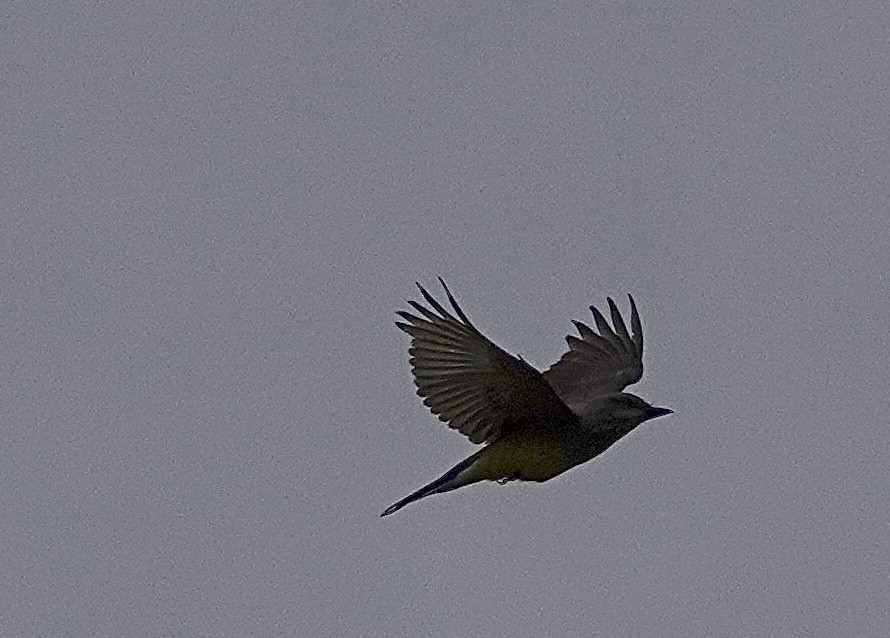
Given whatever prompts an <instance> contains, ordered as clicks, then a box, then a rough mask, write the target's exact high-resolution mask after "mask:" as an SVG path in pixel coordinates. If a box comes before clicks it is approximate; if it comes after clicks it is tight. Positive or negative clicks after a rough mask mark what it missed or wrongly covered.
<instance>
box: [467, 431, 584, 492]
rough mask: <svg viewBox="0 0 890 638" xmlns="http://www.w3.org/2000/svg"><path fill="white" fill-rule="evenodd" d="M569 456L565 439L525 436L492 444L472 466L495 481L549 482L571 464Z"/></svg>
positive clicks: (483, 475) (483, 476)
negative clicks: (563, 440)
mask: <svg viewBox="0 0 890 638" xmlns="http://www.w3.org/2000/svg"><path fill="white" fill-rule="evenodd" d="M570 459H571V454H570V453H569V450H568V449H567V446H566V445H565V443H564V442H562V441H560V440H558V439H554V438H552V437H546V436H524V437H517V438H513V439H505V440H501V441H497V442H495V443H492V444H491V445H490V446H489V447H488V451H487V453H486V454H483V455H481V456H480V457H479V460H478V461H477V462H476V463H475V464H474V468H473V469H474V470H476V471H477V472H479V473H480V478H483V479H488V480H492V481H496V480H498V479H504V478H506V479H519V480H522V481H546V480H548V479H551V478H553V477H554V476H557V475H558V474H562V473H563V472H565V471H566V470H568V469H569V468H570V467H572V465H573V463H572V462H571V460H570Z"/></svg>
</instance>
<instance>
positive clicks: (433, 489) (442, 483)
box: [380, 448, 485, 516]
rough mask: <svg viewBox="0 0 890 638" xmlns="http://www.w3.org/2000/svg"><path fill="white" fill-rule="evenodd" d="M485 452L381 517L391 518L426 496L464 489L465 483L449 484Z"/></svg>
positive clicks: (402, 501) (394, 504)
mask: <svg viewBox="0 0 890 638" xmlns="http://www.w3.org/2000/svg"><path fill="white" fill-rule="evenodd" d="M484 450H485V448H482V449H481V450H479V451H478V452H476V453H475V454H474V455H473V456H471V457H470V458H468V459H464V460H463V461H461V462H460V463H458V464H457V465H455V466H454V467H453V468H451V469H450V470H448V471H447V472H445V474H443V475H442V476H440V477H439V478H437V479H436V480H435V481H433V482H432V483H430V484H429V485H424V486H423V487H421V488H420V489H419V490H417V491H416V492H414V493H412V494H409V495H408V496H406V497H405V498H403V499H402V500H401V501H399V502H398V503H393V504H392V505H390V506H389V507H387V508H386V509H385V510H383V514H381V515H380V516H389V515H390V514H392V513H394V512H398V511H399V510H400V509H402V508H403V507H405V506H406V505H408V504H409V503H413V502H414V501H419V500H420V499H422V498H423V497H425V496H432V495H433V494H441V493H442V492H449V491H451V490H453V489H456V488H458V487H463V486H464V485H465V483H459V484H456V485H449V483H450V482H451V481H452V480H453V479H454V478H455V477H456V476H457V475H458V474H460V473H461V472H463V471H464V470H465V469H467V468H468V467H470V466H471V465H472V464H473V463H475V462H476V459H477V458H479V455H480V454H482V452H483V451H484Z"/></svg>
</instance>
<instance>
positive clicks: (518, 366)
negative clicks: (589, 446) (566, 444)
mask: <svg viewBox="0 0 890 638" xmlns="http://www.w3.org/2000/svg"><path fill="white" fill-rule="evenodd" d="M439 281H440V282H441V283H442V287H443V288H445V294H446V295H447V296H448V301H449V302H450V303H451V307H452V308H453V309H454V312H455V314H456V315H457V316H454V315H452V314H451V313H450V312H448V311H447V310H446V309H445V308H443V307H442V306H441V304H439V303H438V302H437V301H436V300H435V299H434V298H433V297H432V295H430V294H429V293H428V292H427V291H426V290H425V289H424V288H423V286H421V285H420V284H417V287H418V288H420V293H421V294H422V295H423V298H424V299H425V300H426V302H427V303H428V304H429V305H430V306H431V308H432V310H431V309H430V308H427V307H425V306H423V305H421V304H419V303H417V302H416V301H409V302H408V303H409V304H410V305H411V307H412V308H414V309H415V310H416V311H417V313H418V314H417V315H414V314H411V313H409V312H404V311H400V312H399V313H398V315H399V316H400V317H402V318H403V319H404V320H405V321H406V322H407V323H403V322H400V321H397V322H396V325H397V326H398V327H399V328H401V329H402V330H404V331H405V332H407V333H408V334H409V335H411V337H412V339H411V347H410V349H409V350H408V353H409V354H410V355H411V359H410V362H411V369H412V371H413V372H414V382H415V383H416V385H417V394H419V395H420V396H421V397H423V403H424V405H426V406H427V407H429V409H430V410H431V411H432V412H433V414H435V415H436V416H438V417H439V419H441V420H442V421H445V422H447V423H448V425H449V426H450V427H452V428H455V429H456V430H458V431H460V432H461V433H462V434H465V435H466V436H468V437H469V439H470V440H471V441H472V442H473V443H482V442H485V441H489V442H490V441H493V440H495V439H497V438H499V437H500V436H502V435H504V434H506V433H507V432H509V431H512V430H514V429H519V428H526V427H546V426H547V424H554V425H555V424H558V423H566V422H567V420H568V421H569V422H574V418H575V417H574V415H573V414H572V412H571V411H570V410H569V409H568V407H567V406H566V405H565V404H564V403H563V402H562V401H561V400H560V399H559V397H558V396H557V395H556V393H555V392H554V391H553V388H551V387H550V385H548V383H547V382H546V381H545V380H544V377H543V376H542V375H541V373H540V372H539V371H537V370H535V369H534V368H533V367H532V366H530V365H529V364H527V363H526V362H525V361H523V360H522V359H518V358H516V357H514V356H512V355H510V354H507V353H506V352H504V351H503V350H501V349H500V348H499V347H498V346H496V345H495V344H494V343H492V342H491V341H489V340H488V339H487V338H486V337H484V336H483V335H482V333H480V332H479V330H477V329H476V327H475V326H474V325H473V324H472V323H470V320H469V319H467V316H466V315H465V314H464V312H463V310H461V308H460V306H459V305H458V304H457V301H455V299H454V297H453V296H452V295H451V291H449V290H448V287H447V286H446V285H445V282H444V281H442V278H441V277H440V278H439Z"/></svg>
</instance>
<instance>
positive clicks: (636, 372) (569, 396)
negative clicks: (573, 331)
mask: <svg viewBox="0 0 890 638" xmlns="http://www.w3.org/2000/svg"><path fill="white" fill-rule="evenodd" d="M627 297H628V298H629V299H630V326H631V331H632V335H631V334H629V333H628V332H627V326H625V325H624V320H623V319H622V318H621V313H620V312H618V307H617V306H616V305H615V302H614V301H612V299H611V298H609V311H610V313H611V315H612V326H611V327H610V326H609V323H608V322H607V321H606V318H605V317H603V315H602V313H601V312H600V311H599V310H597V309H596V308H594V307H593V306H590V311H591V312H592V313H593V319H594V321H595V322H596V328H597V330H598V331H599V334H597V333H596V332H594V331H593V330H591V329H590V327H589V326H587V325H585V324H583V323H581V322H580V321H573V322H572V323H574V324H575V327H576V328H578V333H579V334H580V335H581V338H580V339H579V338H578V337H575V336H574V335H569V336H568V337H566V341H567V342H568V344H569V351H568V352H566V353H565V354H564V355H562V357H561V358H560V359H559V361H557V362H556V363H554V364H553V365H552V366H551V367H550V369H549V370H547V371H546V372H544V378H545V379H547V382H548V383H550V385H551V386H552V387H553V389H554V390H556V394H558V395H559V397H560V398H561V399H562V400H563V401H565V402H566V403H568V404H570V405H571V404H573V403H583V402H585V401H586V400H588V399H590V398H592V397H596V396H600V395H603V394H608V393H610V392H621V390H623V389H624V388H625V386H628V385H630V384H631V383H636V382H637V381H639V380H640V378H641V377H642V376H643V329H642V326H641V325H640V315H639V313H638V312H637V305H636V304H635V303H634V298H633V297H631V296H630V295H628V296H627Z"/></svg>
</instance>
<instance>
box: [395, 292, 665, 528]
mask: <svg viewBox="0 0 890 638" xmlns="http://www.w3.org/2000/svg"><path fill="white" fill-rule="evenodd" d="M439 282H440V283H441V284H442V287H443V288H444V289H445V295H446V296H447V297H448V301H449V303H450V304H451V308H452V310H453V313H454V314H452V313H451V312H449V311H448V310H446V309H445V308H444V307H443V306H442V305H441V304H440V303H439V302H438V301H436V300H435V298H434V297H433V296H432V295H431V294H430V293H428V292H427V291H426V290H425V289H424V287H423V286H421V285H420V284H417V287H418V288H419V289H420V294H421V295H423V298H424V299H425V300H426V302H427V304H429V307H426V306H424V305H422V304H420V303H418V302H416V301H409V302H408V303H409V304H410V305H411V307H412V308H414V310H415V311H416V312H417V314H411V313H410V312H405V311H400V312H398V313H397V314H398V315H399V316H400V317H401V318H402V319H404V322H403V321H397V322H396V325H397V326H398V327H399V328H401V329H402V330H404V331H405V332H407V333H408V334H409V335H411V347H410V348H409V349H408V354H409V355H410V363H411V370H412V372H413V373H414V382H415V384H416V385H417V394H419V395H420V396H421V397H422V398H423V403H424V405H426V406H427V407H428V408H429V409H430V410H431V411H432V413H433V414H435V415H436V416H438V417H439V419H440V420H442V421H444V422H446V423H448V425H449V426H450V427H452V428H454V429H456V430H458V431H459V432H460V433H461V434H464V435H465V436H467V437H468V438H469V439H470V441H472V442H473V443H484V444H485V446H484V447H483V448H482V449H481V450H479V451H478V452H476V453H475V454H473V455H472V456H470V457H469V458H467V459H465V460H463V461H461V462H460V463H458V464H457V465H455V466H454V467H453V468H451V469H450V470H448V471H447V472H445V474H443V475H442V476H440V477H439V478H437V479H436V480H435V481H433V482H432V483H430V484H429V485H426V486H424V487H422V488H420V489H419V490H417V491H416V492H414V493H413V494H409V495H408V496H406V497H405V498H403V499H402V500H400V501H398V502H397V503H395V504H393V505H391V506H390V507H388V508H387V509H386V510H384V512H383V514H381V516H388V515H389V514H392V513H393V512H396V511H398V510H400V509H402V508H403V507H405V506H406V505H408V504H409V503H413V502H414V501H416V500H419V499H421V498H424V497H426V496H431V495H433V494H441V493H442V492H450V491H451V490H454V489H457V488H459V487H464V486H465V485H471V484H473V483H477V482H479V481H485V480H488V481H497V482H499V483H501V484H504V483H506V482H508V481H515V480H519V481H538V482H542V481H547V480H549V479H552V478H553V477H555V476H558V475H560V474H562V473H563V472H565V471H566V470H569V469H571V468H573V467H575V466H576V465H580V464H581V463H585V462H587V461H589V460H590V459H592V458H594V457H595V456H597V455H599V454H601V453H602V452H604V451H605V450H606V449H607V448H608V447H609V446H611V445H612V444H613V443H615V442H616V441H617V440H618V439H620V438H621V437H623V436H624V435H626V434H627V433H629V432H630V431H631V430H633V429H634V428H635V427H637V426H638V425H640V424H641V423H643V422H644V421H648V420H649V419H654V418H656V417H659V416H664V415H666V414H671V413H672V410H669V409H668V408H658V407H654V406H652V405H650V404H649V403H647V402H646V401H644V400H643V399H641V398H640V397H638V396H636V395H634V394H630V393H628V392H623V390H624V388H625V387H626V386H628V385H630V384H632V383H636V382H637V381H639V380H640V378H641V377H642V376H643V330H642V326H641V324H640V315H639V313H638V312H637V306H636V304H635V303H634V300H633V297H631V296H630V295H628V298H629V299H630V311H631V314H630V325H631V332H628V330H627V327H626V325H625V323H624V320H623V319H622V318H621V313H620V312H619V311H618V307H617V306H616V305H615V302H614V301H612V299H611V298H609V299H608V303H609V312H610V314H611V316H612V325H611V326H610V325H609V323H608V322H607V321H606V318H605V317H604V316H603V315H602V313H601V312H600V311H599V310H597V309H596V308H595V307H593V306H591V307H590V310H591V312H592V313H593V319H594V322H595V324H596V331H594V330H593V329H591V328H590V327H589V326H587V325H585V324H583V323H581V322H580V321H574V322H573V323H574V324H575V327H576V328H577V329H578V333H579V335H580V337H576V336H574V335H569V336H568V337H566V341H567V342H568V344H569V350H568V352H566V353H565V354H564V355H562V357H561V358H560V359H559V361H557V362H556V363H555V364H553V365H552V366H551V367H550V368H549V369H548V370H546V371H545V372H543V373H542V372H539V371H538V370H536V369H535V368H533V367H532V366H530V365H529V364H528V363H526V362H525V361H524V360H523V359H522V358H518V357H514V356H513V355H511V354H508V353H507V352H505V351H504V350H502V349H501V348H499V347H498V346H496V345H495V344H494V343H492V342H491V341H490V340H489V339H488V338H486V337H485V336H484V335H483V334H482V333H481V332H479V330H478V329H477V328H476V326H474V325H473V324H472V323H471V322H470V320H469V319H468V318H467V316H466V315H465V314H464V311H463V310H462V309H461V307H460V306H459V305H458V303H457V301H456V300H455V299H454V296H453V295H452V294H451V291H450V290H449V289H448V286H446V285H445V282H444V281H443V280H442V278H441V277H440V278H439Z"/></svg>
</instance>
